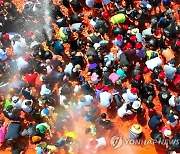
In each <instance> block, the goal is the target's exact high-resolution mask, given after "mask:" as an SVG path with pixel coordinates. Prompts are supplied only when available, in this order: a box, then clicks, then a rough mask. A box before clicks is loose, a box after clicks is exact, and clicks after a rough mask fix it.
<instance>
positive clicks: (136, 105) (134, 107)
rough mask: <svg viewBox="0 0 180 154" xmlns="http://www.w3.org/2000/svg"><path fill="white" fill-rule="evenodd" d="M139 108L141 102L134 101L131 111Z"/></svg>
mask: <svg viewBox="0 0 180 154" xmlns="http://www.w3.org/2000/svg"><path fill="white" fill-rule="evenodd" d="M140 106H141V102H140V101H134V102H133V104H132V108H133V109H135V110H136V109H138V108H139V107H140Z"/></svg>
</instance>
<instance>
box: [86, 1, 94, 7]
mask: <svg viewBox="0 0 180 154" xmlns="http://www.w3.org/2000/svg"><path fill="white" fill-rule="evenodd" d="M86 5H87V6H88V7H93V5H94V0H86Z"/></svg>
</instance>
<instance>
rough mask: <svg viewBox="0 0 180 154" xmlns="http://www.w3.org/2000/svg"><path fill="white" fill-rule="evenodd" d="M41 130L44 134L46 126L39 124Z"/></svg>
mask: <svg viewBox="0 0 180 154" xmlns="http://www.w3.org/2000/svg"><path fill="white" fill-rule="evenodd" d="M38 129H39V131H40V133H42V134H44V133H45V127H44V126H43V125H41V126H39V128H38Z"/></svg>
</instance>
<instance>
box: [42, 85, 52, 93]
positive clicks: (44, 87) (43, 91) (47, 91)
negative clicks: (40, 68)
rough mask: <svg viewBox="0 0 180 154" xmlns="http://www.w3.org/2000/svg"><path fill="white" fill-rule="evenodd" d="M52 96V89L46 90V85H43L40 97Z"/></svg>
mask: <svg viewBox="0 0 180 154" xmlns="http://www.w3.org/2000/svg"><path fill="white" fill-rule="evenodd" d="M51 94H52V91H51V89H48V88H46V85H45V84H43V85H42V86H41V91H40V95H41V96H43V95H51Z"/></svg>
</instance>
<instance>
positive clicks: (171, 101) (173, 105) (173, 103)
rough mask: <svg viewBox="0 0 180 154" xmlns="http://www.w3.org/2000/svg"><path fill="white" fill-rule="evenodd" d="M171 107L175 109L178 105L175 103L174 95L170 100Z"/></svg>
mask: <svg viewBox="0 0 180 154" xmlns="http://www.w3.org/2000/svg"><path fill="white" fill-rule="evenodd" d="M169 105H170V106H171V107H175V106H176V103H175V96H174V95H172V96H171V98H170V99H169Z"/></svg>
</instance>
